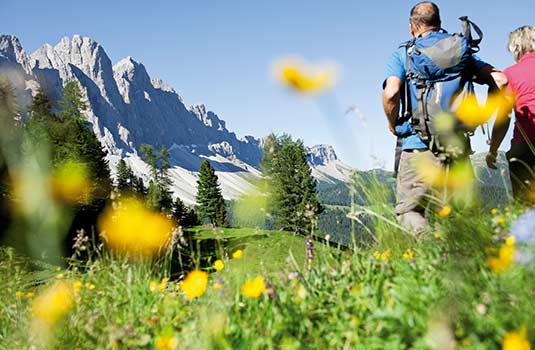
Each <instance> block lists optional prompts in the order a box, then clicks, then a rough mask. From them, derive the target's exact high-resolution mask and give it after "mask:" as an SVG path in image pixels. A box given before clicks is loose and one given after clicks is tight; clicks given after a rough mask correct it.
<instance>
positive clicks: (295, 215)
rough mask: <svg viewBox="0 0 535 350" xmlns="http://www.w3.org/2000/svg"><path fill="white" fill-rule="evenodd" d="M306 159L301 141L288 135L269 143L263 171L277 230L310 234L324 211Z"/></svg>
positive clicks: (274, 137) (272, 139) (263, 160)
mask: <svg viewBox="0 0 535 350" xmlns="http://www.w3.org/2000/svg"><path fill="white" fill-rule="evenodd" d="M306 156H307V154H306V150H305V148H304V146H303V143H302V141H301V140H297V141H293V140H292V138H291V137H290V136H289V135H286V134H284V135H282V136H279V137H277V136H275V135H270V136H269V137H268V139H267V140H266V143H265V149H264V157H263V159H262V163H261V167H262V170H263V174H264V178H265V181H266V183H267V189H268V191H269V193H268V194H269V195H270V197H271V200H270V201H269V203H270V205H271V208H270V209H271V212H272V213H273V215H274V218H275V223H274V225H275V227H277V228H281V229H285V230H291V231H294V232H307V231H309V230H310V229H311V228H312V227H313V224H314V223H315V222H317V217H318V215H319V214H320V213H321V211H322V207H321V205H320V203H319V200H318V193H317V189H316V181H315V180H314V178H313V177H312V172H311V169H310V166H309V165H308V163H307V160H306Z"/></svg>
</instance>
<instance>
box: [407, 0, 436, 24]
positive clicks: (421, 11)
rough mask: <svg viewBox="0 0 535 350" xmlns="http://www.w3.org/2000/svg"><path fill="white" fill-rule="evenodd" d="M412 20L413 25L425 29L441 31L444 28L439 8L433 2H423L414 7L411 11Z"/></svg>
mask: <svg viewBox="0 0 535 350" xmlns="http://www.w3.org/2000/svg"><path fill="white" fill-rule="evenodd" d="M410 20H411V22H412V23H414V24H416V25H420V26H423V27H425V28H435V29H440V27H441V26H442V21H441V20H440V10H439V8H438V6H437V5H436V4H435V3H434V2H431V1H422V2H419V3H417V4H416V5H414V7H413V8H412V9H411V17H410Z"/></svg>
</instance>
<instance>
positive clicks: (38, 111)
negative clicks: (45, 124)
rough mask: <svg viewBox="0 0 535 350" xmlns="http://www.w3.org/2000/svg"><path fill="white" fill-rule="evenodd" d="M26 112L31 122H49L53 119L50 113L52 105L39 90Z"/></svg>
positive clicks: (41, 90)
mask: <svg viewBox="0 0 535 350" xmlns="http://www.w3.org/2000/svg"><path fill="white" fill-rule="evenodd" d="M28 111H29V112H30V119H33V120H43V119H44V120H49V119H51V118H54V117H55V116H54V114H53V113H52V103H51V102H50V100H49V98H48V96H47V95H46V94H45V92H44V91H43V89H41V88H39V90H38V91H37V94H36V95H35V96H34V98H33V99H32V103H31V104H30V107H29V108H28Z"/></svg>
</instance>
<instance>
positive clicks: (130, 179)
mask: <svg viewBox="0 0 535 350" xmlns="http://www.w3.org/2000/svg"><path fill="white" fill-rule="evenodd" d="M134 181H135V176H134V172H133V171H132V169H131V168H130V167H129V166H128V164H126V162H125V161H124V159H121V160H120V161H119V162H118V163H117V187H116V188H117V191H119V192H122V193H133V192H135V190H134Z"/></svg>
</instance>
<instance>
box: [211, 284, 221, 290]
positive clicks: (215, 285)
mask: <svg viewBox="0 0 535 350" xmlns="http://www.w3.org/2000/svg"><path fill="white" fill-rule="evenodd" d="M221 287H223V285H222V284H221V283H214V285H213V286H212V288H213V289H214V290H220V289H221Z"/></svg>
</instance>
